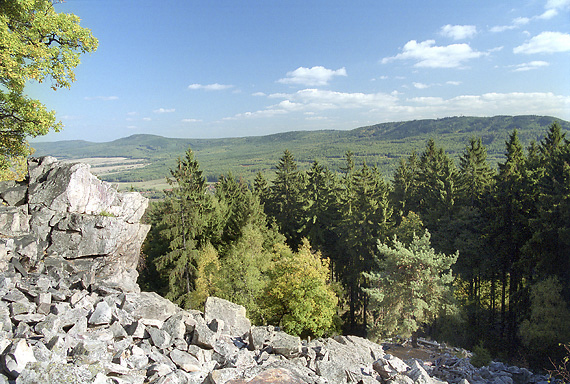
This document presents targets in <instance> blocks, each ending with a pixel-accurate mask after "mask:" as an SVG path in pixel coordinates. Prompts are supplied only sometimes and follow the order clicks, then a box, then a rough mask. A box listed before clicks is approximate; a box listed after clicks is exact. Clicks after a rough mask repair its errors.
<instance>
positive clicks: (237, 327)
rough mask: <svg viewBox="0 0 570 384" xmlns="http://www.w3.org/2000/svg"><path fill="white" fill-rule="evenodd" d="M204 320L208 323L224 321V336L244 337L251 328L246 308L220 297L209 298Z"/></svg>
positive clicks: (205, 305) (205, 306) (205, 307)
mask: <svg viewBox="0 0 570 384" xmlns="http://www.w3.org/2000/svg"><path fill="white" fill-rule="evenodd" d="M204 319H205V320H206V323H210V322H211V321H212V320H214V319H216V320H222V321H223V322H224V328H223V330H222V334H226V335H229V336H238V337H243V336H244V335H245V334H246V333H247V332H249V329H250V328H251V323H250V321H249V319H248V318H247V317H246V311H245V307H243V306H241V305H237V304H234V303H232V302H230V301H227V300H224V299H220V298H218V297H208V298H207V299H206V303H205V304H204Z"/></svg>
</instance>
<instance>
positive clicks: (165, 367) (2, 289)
mask: <svg viewBox="0 0 570 384" xmlns="http://www.w3.org/2000/svg"><path fill="white" fill-rule="evenodd" d="M29 172H30V175H29V179H28V181H27V182H25V183H3V184H2V185H0V197H1V198H2V200H3V201H4V204H3V205H2V206H1V207H0V353H1V355H0V384H1V383H26V384H27V383H29V384H32V383H97V384H110V383H117V384H127V383H133V384H134V383H136V384H139V383H140V384H142V383H156V384H167V383H205V384H220V383H234V384H238V383H240V384H241V383H251V384H263V383H296V384H307V383H315V384H316V383H319V384H325V383H339V384H340V383H363V384H369V383H370V384H371V383H379V382H381V383H385V384H400V383H402V384H440V383H443V381H442V380H446V381H447V382H450V383H459V382H461V383H462V384H466V381H468V382H469V383H471V384H476V383H492V384H527V383H536V382H538V381H540V380H541V377H538V378H537V376H533V375H532V374H531V373H530V372H529V371H527V370H524V369H518V368H515V367H506V366H504V365H501V364H499V363H492V364H491V365H490V366H489V367H483V368H480V369H475V368H474V367H473V366H472V365H471V364H470V363H469V361H468V359H457V358H455V359H454V358H453V357H452V356H449V359H442V360H441V361H439V362H438V364H436V365H435V366H434V365H431V366H430V365H427V364H423V363H422V362H421V361H416V360H413V361H406V362H404V361H402V360H400V359H397V358H395V357H392V356H390V355H386V354H385V353H384V351H383V349H382V347H381V346H380V345H378V344H375V343H372V342H370V341H368V340H366V339H363V338H360V337H355V336H337V337H334V338H328V339H318V340H312V341H310V342H303V341H302V340H301V339H300V338H298V337H295V336H291V335H288V334H286V333H284V332H282V331H280V330H279V329H278V328H276V327H273V326H251V324H250V322H249V320H248V319H247V317H246V313H245V308H243V307H241V306H239V305H236V304H233V303H230V302H228V301H226V300H222V299H219V298H213V297H211V298H208V299H207V301H206V305H205V311H204V313H202V312H200V311H195V310H182V309H181V308H179V307H177V306H175V305H174V304H173V303H171V302H170V301H168V300H166V299H164V298H162V297H160V296H159V295H157V294H155V293H149V292H139V291H140V290H139V289H138V286H137V285H136V281H135V279H136V272H135V266H136V262H137V258H138V252H139V249H140V244H141V242H142V240H143V238H144V235H145V234H146V232H147V231H148V227H146V226H144V225H141V224H140V223H139V220H140V218H141V216H142V214H143V212H144V208H145V207H146V204H147V203H146V200H144V199H143V198H141V197H140V195H138V194H121V193H118V192H116V191H115V190H113V189H112V188H110V186H109V185H108V184H106V183H102V182H100V181H99V180H97V179H96V178H95V177H93V176H92V175H91V174H90V173H89V172H88V167H87V166H84V165H81V164H75V165H69V164H60V163H57V162H56V161H55V159H53V158H43V159H40V160H31V162H30V171H29Z"/></svg>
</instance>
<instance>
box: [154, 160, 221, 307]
mask: <svg viewBox="0 0 570 384" xmlns="http://www.w3.org/2000/svg"><path fill="white" fill-rule="evenodd" d="M170 173H171V176H172V177H171V178H169V179H168V183H169V184H170V186H171V187H172V189H171V190H170V191H166V198H165V200H164V203H163V206H162V220H161V222H160V224H161V226H162V227H163V229H162V232H161V236H163V237H165V238H166V239H167V241H168V244H169V246H168V252H167V253H166V254H164V255H162V256H160V257H159V258H158V259H157V260H156V263H157V267H158V270H159V272H161V273H162V274H163V275H167V276H168V293H167V294H166V298H168V299H170V300H172V301H173V302H175V303H176V304H179V305H180V306H182V307H184V308H191V307H192V306H193V305H195V304H196V303H193V302H192V295H191V293H192V291H193V290H194V288H195V287H194V280H195V278H196V270H197V269H196V267H197V265H198V257H199V255H200V252H199V250H200V248H201V247H202V246H204V245H206V239H207V236H206V234H207V231H208V227H209V224H210V216H211V214H212V212H213V207H212V200H211V196H210V195H209V194H207V193H206V180H205V179H204V177H203V176H202V171H201V170H200V166H199V164H198V161H197V160H196V159H195V158H194V153H193V152H192V150H191V149H188V150H187V151H186V154H185V156H184V157H183V158H179V159H178V164H177V166H176V168H174V169H172V170H171V171H170Z"/></svg>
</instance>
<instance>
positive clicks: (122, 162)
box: [63, 157, 149, 177]
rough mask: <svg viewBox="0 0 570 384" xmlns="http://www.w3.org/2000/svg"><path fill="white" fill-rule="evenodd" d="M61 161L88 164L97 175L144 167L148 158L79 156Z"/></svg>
mask: <svg viewBox="0 0 570 384" xmlns="http://www.w3.org/2000/svg"><path fill="white" fill-rule="evenodd" d="M63 161H64V162H70V163H71V162H73V163H85V164H89V165H91V172H92V173H93V174H94V175H97V176H99V177H104V176H107V175H112V174H115V173H120V172H128V171H131V170H133V169H139V168H144V167H146V166H147V165H149V162H148V160H145V159H129V158H128V157H81V158H78V159H66V160H63Z"/></svg>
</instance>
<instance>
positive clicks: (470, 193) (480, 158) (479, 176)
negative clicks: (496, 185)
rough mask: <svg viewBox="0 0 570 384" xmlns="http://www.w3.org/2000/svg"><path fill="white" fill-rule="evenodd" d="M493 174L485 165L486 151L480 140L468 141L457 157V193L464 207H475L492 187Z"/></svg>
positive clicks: (487, 164)
mask: <svg viewBox="0 0 570 384" xmlns="http://www.w3.org/2000/svg"><path fill="white" fill-rule="evenodd" d="M493 176H494V172H493V170H492V169H491V167H490V166H489V163H487V149H486V148H485V146H484V145H483V144H482V142H481V138H480V137H479V138H474V137H472V138H471V139H469V144H467V146H466V148H465V151H464V152H463V153H462V154H461V156H460V157H459V186H458V190H459V191H458V192H459V194H460V196H461V199H462V200H463V201H464V203H463V204H464V205H465V204H467V205H469V206H472V207H475V206H479V203H480V201H481V199H482V198H483V196H485V195H486V194H487V193H488V192H489V191H490V189H491V186H492V185H493V181H494V180H493Z"/></svg>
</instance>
